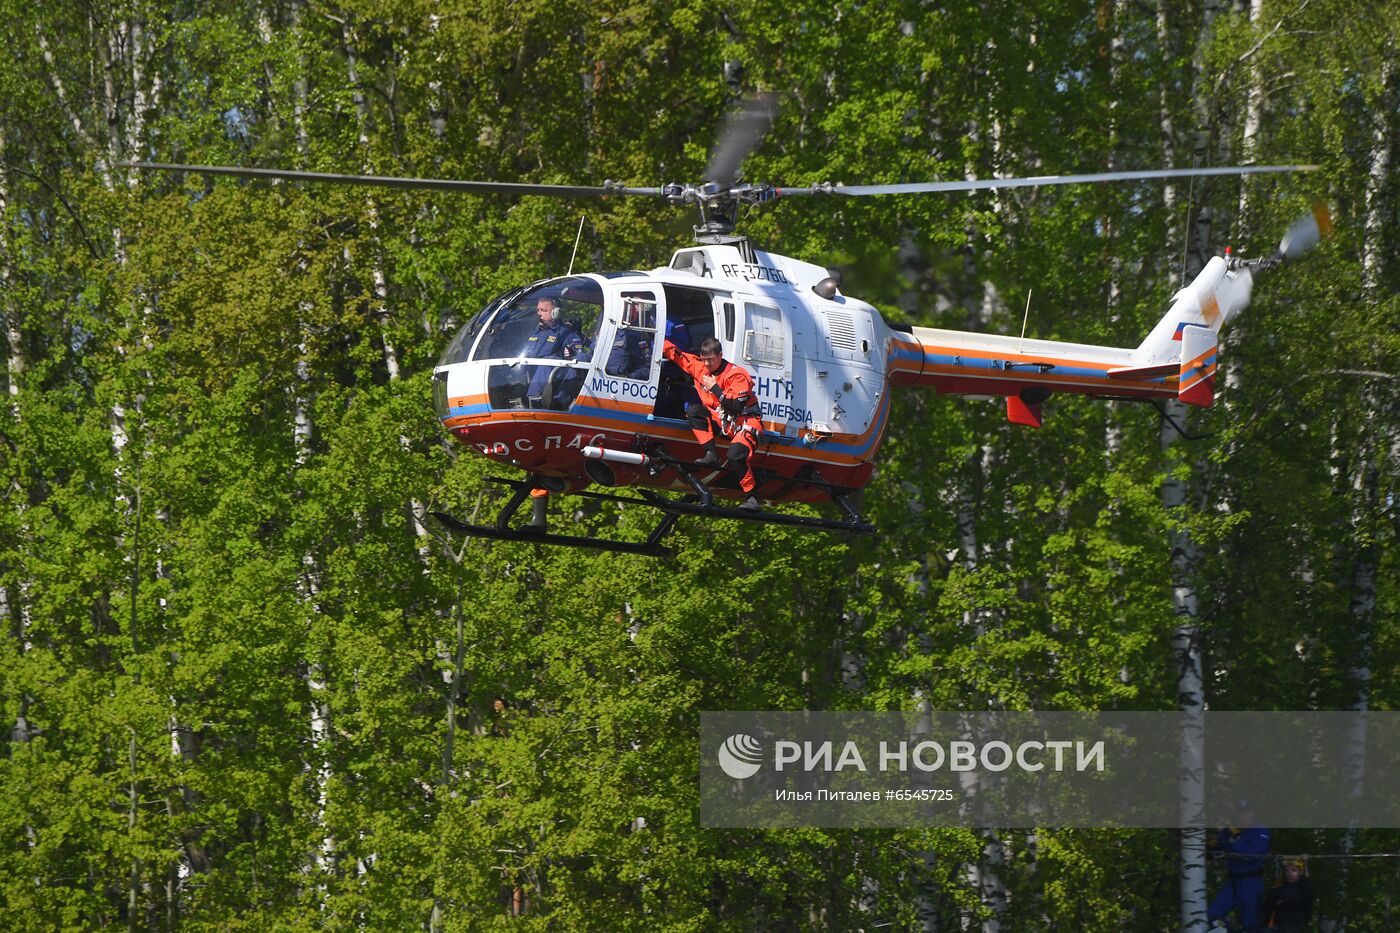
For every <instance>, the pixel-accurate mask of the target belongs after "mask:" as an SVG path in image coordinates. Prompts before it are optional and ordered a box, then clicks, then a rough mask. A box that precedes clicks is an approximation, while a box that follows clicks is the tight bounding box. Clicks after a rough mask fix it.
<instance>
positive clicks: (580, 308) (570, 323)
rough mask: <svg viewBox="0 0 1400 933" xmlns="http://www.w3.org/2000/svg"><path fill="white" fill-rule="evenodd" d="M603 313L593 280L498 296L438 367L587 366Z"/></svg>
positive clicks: (564, 281)
mask: <svg viewBox="0 0 1400 933" xmlns="http://www.w3.org/2000/svg"><path fill="white" fill-rule="evenodd" d="M602 310H603V290H602V288H601V287H599V285H598V283H597V282H595V281H593V280H592V279H587V278H582V277H579V276H576V277H573V278H567V279H556V280H555V281H553V282H546V283H544V284H543V285H537V286H534V287H532V288H516V289H512V290H510V291H508V292H505V293H504V294H502V295H500V296H498V297H497V298H496V299H495V300H494V301H492V302H491V303H490V304H488V305H487V306H486V307H485V308H483V309H482V311H481V313H480V314H478V315H477V316H476V317H474V318H472V320H471V322H470V323H468V324H467V325H466V326H465V327H463V328H462V329H461V330H460V331H459V332H458V333H457V336H456V337H454V338H453V340H452V343H451V344H450V345H449V346H448V348H447V351H446V352H445V353H443V355H442V359H440V360H439V361H438V365H439V366H448V365H450V364H452V363H461V362H464V361H465V360H467V359H472V360H513V359H520V358H522V357H523V358H527V359H549V358H553V359H557V360H560V361H561V362H562V361H567V362H582V363H586V362H588V361H589V360H591V359H592V358H593V345H594V343H595V342H596V338H597V336H598V324H599V321H600V319H601V312H602Z"/></svg>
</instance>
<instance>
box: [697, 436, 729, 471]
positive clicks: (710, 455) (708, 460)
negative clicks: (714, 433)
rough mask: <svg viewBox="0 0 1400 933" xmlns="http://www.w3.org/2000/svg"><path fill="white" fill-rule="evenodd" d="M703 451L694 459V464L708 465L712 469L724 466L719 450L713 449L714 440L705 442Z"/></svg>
mask: <svg viewBox="0 0 1400 933" xmlns="http://www.w3.org/2000/svg"><path fill="white" fill-rule="evenodd" d="M704 451H705V452H704V453H703V454H701V455H700V459H699V460H696V461H695V464H696V466H702V467H709V468H710V469H712V470H718V469H720V468H721V467H723V466H724V461H723V460H722V459H720V456H719V451H717V450H715V442H714V441H710V442H709V443H708V444H706V445H705V447H704Z"/></svg>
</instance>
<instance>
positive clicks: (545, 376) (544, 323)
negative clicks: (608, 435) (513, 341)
mask: <svg viewBox="0 0 1400 933" xmlns="http://www.w3.org/2000/svg"><path fill="white" fill-rule="evenodd" d="M535 312H536V313H537V314H538V315H539V323H538V324H536V325H535V329H534V331H532V332H531V334H530V336H529V337H527V338H526V339H525V348H524V350H523V351H521V354H520V355H521V356H524V357H526V358H527V359H533V360H542V359H549V358H550V357H555V358H558V359H564V360H572V359H577V358H578V356H579V351H580V350H582V349H583V335H581V334H580V333H579V332H578V331H577V330H576V329H575V328H573V327H570V326H569V325H568V324H567V323H565V322H564V321H562V320H560V311H559V302H558V301H557V300H555V299H553V298H541V299H540V300H539V301H538V302H537V303H536V304H535ZM533 370H534V371H533V372H532V373H531V374H530V385H529V388H528V389H527V390H526V393H525V394H526V395H528V396H529V397H530V407H532V408H539V407H541V406H542V405H543V401H542V400H543V397H544V395H545V390H546V389H547V388H548V386H549V383H550V377H552V376H554V375H555V374H557V373H562V372H564V370H561V369H560V368H558V367H555V366H535V367H533Z"/></svg>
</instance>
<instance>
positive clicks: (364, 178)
mask: <svg viewBox="0 0 1400 933" xmlns="http://www.w3.org/2000/svg"><path fill="white" fill-rule="evenodd" d="M115 164H116V166H117V167H118V168H136V169H151V170H155V171H161V172H198V173H200V174H202V175H235V176H238V177H239V178H261V179H282V180H284V181H319V182H329V183H331V184H336V185H370V186H373V187H376V188H417V189H424V190H428V191H458V192H468V193H481V194H491V193H499V194H533V195H540V196H543V197H556V198H572V197H579V196H589V195H605V194H624V195H631V194H636V195H651V196H659V195H660V194H661V189H660V188H628V187H626V186H624V185H622V184H608V185H603V186H602V187H589V186H584V185H537V184H532V183H529V182H509V181H457V180H455V179H448V178H395V177H393V176H390V175H335V174H331V173H328V172H291V171H282V170H280V169H271V168H237V167H234V166H228V165H176V164H173V163H168V162H117V163H115Z"/></svg>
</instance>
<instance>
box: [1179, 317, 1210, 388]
mask: <svg viewBox="0 0 1400 933" xmlns="http://www.w3.org/2000/svg"><path fill="white" fill-rule="evenodd" d="M1215 365H1216V346H1215V331H1213V330H1211V329H1210V328H1209V327H1201V326H1197V325H1192V326H1189V327H1186V328H1185V329H1184V330H1183V331H1182V333H1181V381H1180V382H1178V383H1177V387H1176V394H1177V397H1178V398H1179V399H1181V400H1182V401H1183V402H1185V403H1186V404H1188V405H1199V406H1200V407H1202V408H1209V407H1210V405H1211V403H1212V402H1214V401H1215Z"/></svg>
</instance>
